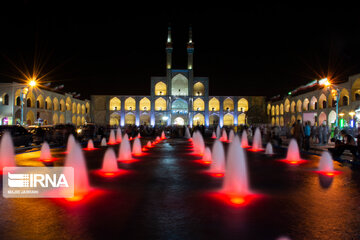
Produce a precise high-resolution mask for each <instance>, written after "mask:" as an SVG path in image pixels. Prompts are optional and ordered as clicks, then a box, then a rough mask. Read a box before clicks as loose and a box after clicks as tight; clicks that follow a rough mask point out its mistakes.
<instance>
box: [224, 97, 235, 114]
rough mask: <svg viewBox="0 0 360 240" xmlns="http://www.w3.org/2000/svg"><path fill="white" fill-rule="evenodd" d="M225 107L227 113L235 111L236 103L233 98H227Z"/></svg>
mask: <svg viewBox="0 0 360 240" xmlns="http://www.w3.org/2000/svg"><path fill="white" fill-rule="evenodd" d="M223 106H224V107H223V109H224V110H225V111H234V101H233V100H232V99H231V98H226V99H225V100H224V102H223Z"/></svg>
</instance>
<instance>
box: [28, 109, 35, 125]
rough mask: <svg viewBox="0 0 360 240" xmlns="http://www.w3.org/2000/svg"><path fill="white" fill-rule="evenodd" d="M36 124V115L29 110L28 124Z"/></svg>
mask: <svg viewBox="0 0 360 240" xmlns="http://www.w3.org/2000/svg"><path fill="white" fill-rule="evenodd" d="M34 123H35V115H34V112H33V111H31V110H29V111H28V112H27V114H26V124H27V125H32V124H34Z"/></svg>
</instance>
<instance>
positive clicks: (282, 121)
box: [280, 117, 285, 127]
mask: <svg viewBox="0 0 360 240" xmlns="http://www.w3.org/2000/svg"><path fill="white" fill-rule="evenodd" d="M280 126H281V127H283V126H285V122H284V117H280Z"/></svg>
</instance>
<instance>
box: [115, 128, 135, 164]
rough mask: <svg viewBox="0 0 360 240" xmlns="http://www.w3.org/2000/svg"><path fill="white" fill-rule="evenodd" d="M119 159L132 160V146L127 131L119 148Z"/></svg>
mask: <svg viewBox="0 0 360 240" xmlns="http://www.w3.org/2000/svg"><path fill="white" fill-rule="evenodd" d="M118 160H119V161H129V160H132V157H131V146H130V141H129V137H128V135H127V134H126V133H125V134H124V137H123V139H122V142H121V144H120V148H119V157H118Z"/></svg>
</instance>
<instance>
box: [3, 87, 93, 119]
mask: <svg viewBox="0 0 360 240" xmlns="http://www.w3.org/2000/svg"><path fill="white" fill-rule="evenodd" d="M25 87H26V86H25V85H24V84H21V83H15V82H13V83H0V124H1V125H8V124H9V125H10V124H19V123H20V121H21V120H20V119H21V98H20V94H21V92H22V90H23V89H24V88H25ZM23 106H24V113H23V119H24V124H26V125H33V124H38V123H42V124H59V123H72V124H74V125H77V126H79V125H82V124H85V123H86V122H90V121H91V118H90V101H89V100H80V99H76V98H74V97H73V96H72V95H71V94H67V93H64V94H63V93H60V92H55V91H49V90H44V89H41V88H34V89H31V88H28V92H27V94H26V96H25V98H24V105H23Z"/></svg>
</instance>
